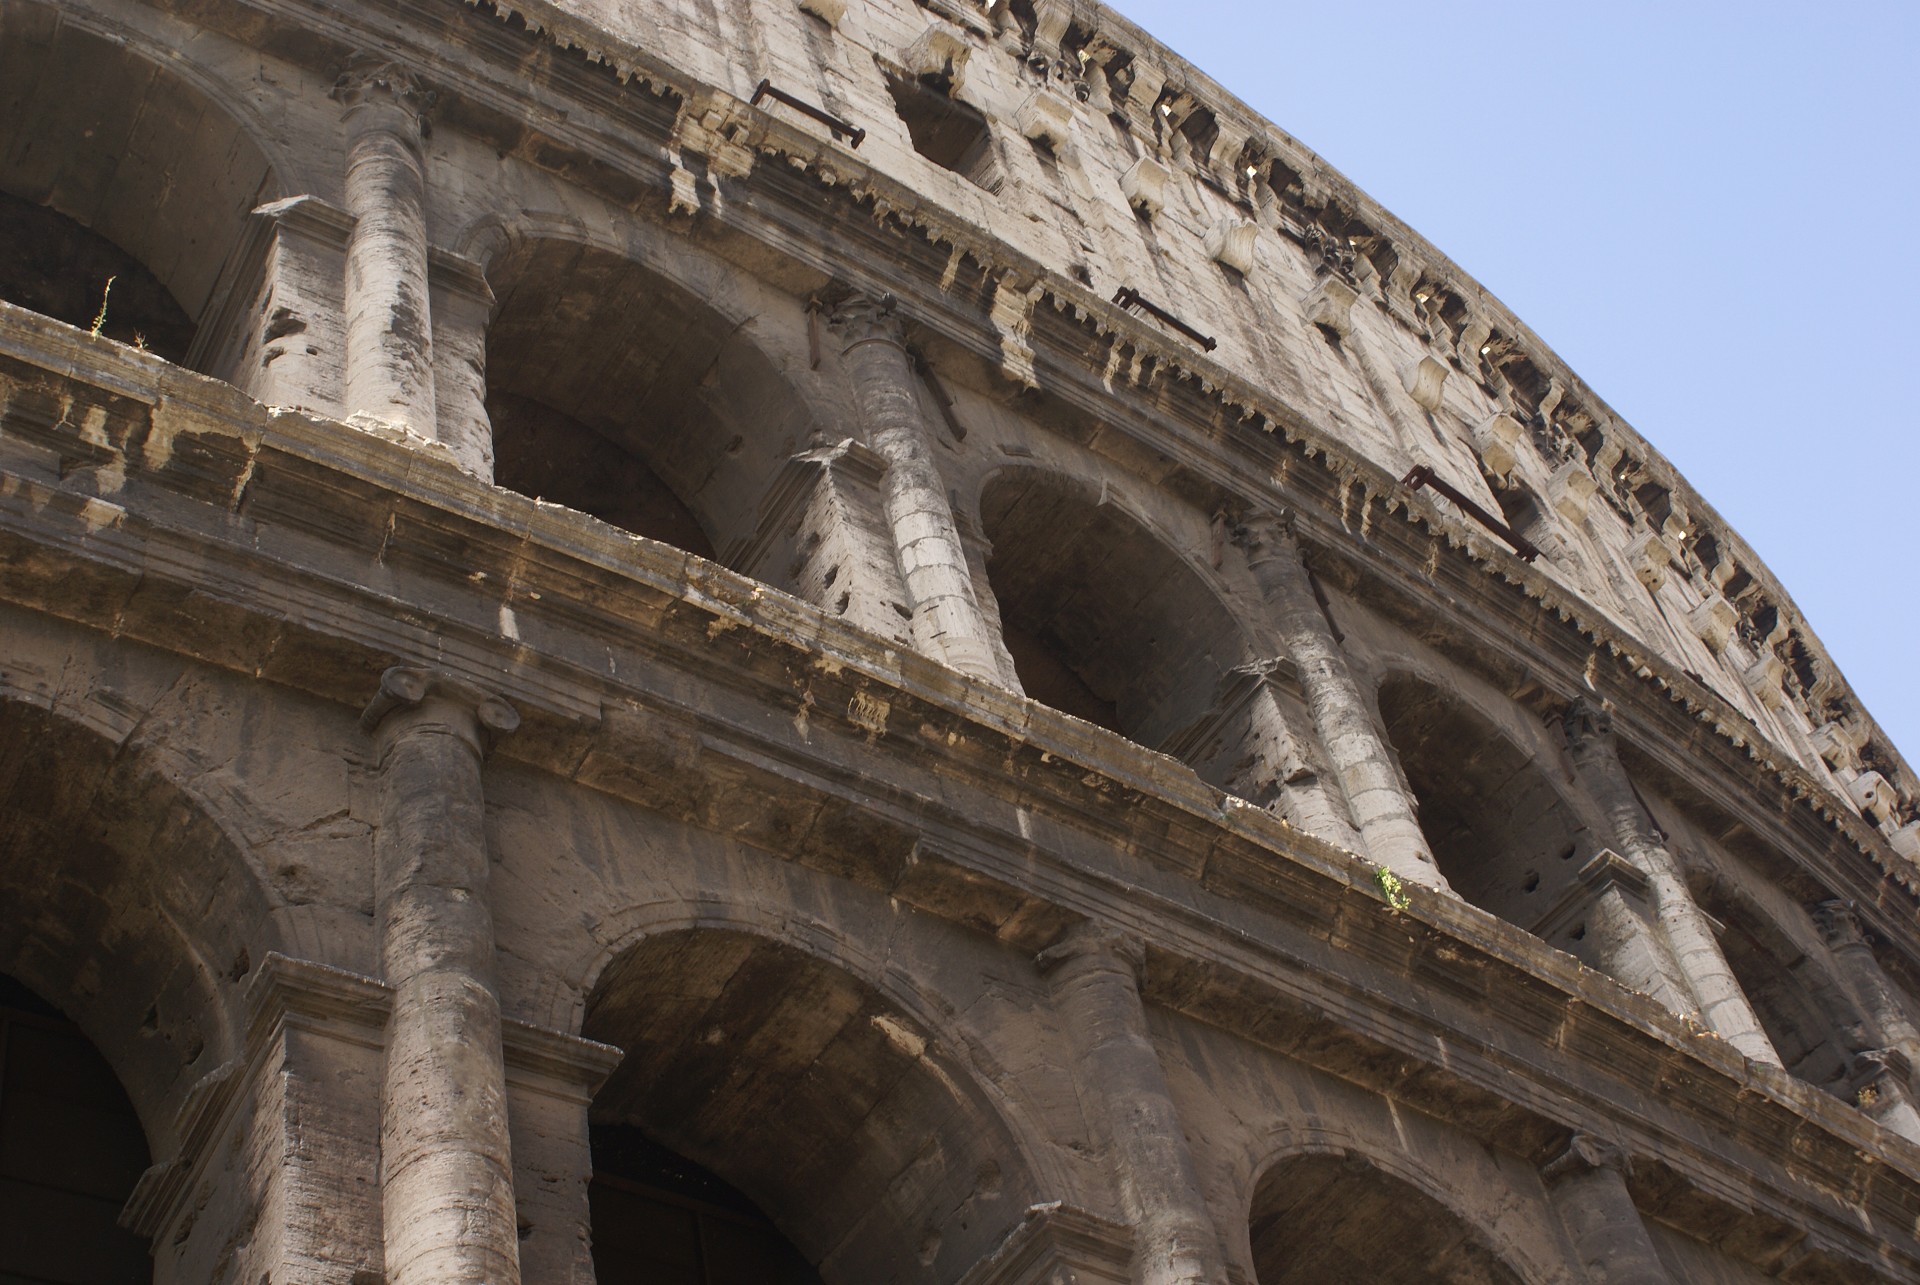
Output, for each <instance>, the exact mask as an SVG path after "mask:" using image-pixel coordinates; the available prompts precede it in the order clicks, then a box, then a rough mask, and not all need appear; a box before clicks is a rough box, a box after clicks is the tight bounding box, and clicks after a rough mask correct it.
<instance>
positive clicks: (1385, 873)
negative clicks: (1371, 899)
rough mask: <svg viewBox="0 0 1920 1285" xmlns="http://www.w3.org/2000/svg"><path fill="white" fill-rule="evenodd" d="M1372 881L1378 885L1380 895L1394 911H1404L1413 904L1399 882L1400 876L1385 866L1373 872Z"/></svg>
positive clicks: (1403, 886)
mask: <svg viewBox="0 0 1920 1285" xmlns="http://www.w3.org/2000/svg"><path fill="white" fill-rule="evenodd" d="M1373 881H1374V882H1375V883H1377V884H1379V885H1380V895H1381V896H1382V897H1385V898H1386V899H1387V904H1388V905H1389V906H1392V907H1393V908H1394V909H1395V910H1405V909H1406V908H1407V907H1408V906H1411V905H1412V904H1413V900H1412V898H1410V897H1408V896H1407V886H1406V885H1405V884H1403V883H1401V882H1400V876H1399V875H1397V874H1395V873H1394V872H1393V871H1391V870H1389V869H1387V868H1386V867H1385V866H1381V867H1380V868H1379V869H1378V870H1376V871H1374V872H1373Z"/></svg>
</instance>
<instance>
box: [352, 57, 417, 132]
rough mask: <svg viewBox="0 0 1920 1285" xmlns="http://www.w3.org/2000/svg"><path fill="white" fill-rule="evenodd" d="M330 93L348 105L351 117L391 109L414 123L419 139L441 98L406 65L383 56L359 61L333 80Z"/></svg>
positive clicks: (414, 130)
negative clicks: (389, 60)
mask: <svg viewBox="0 0 1920 1285" xmlns="http://www.w3.org/2000/svg"><path fill="white" fill-rule="evenodd" d="M328 96H329V97H331V98H332V99H333V100H334V101H335V102H336V103H339V104H340V105H341V106H342V107H344V108H346V114H347V116H348V118H349V119H351V118H352V117H353V115H354V114H355V113H356V112H358V111H361V110H362V109H364V108H381V107H385V108H390V109H392V110H393V112H394V113H396V114H397V115H398V116H400V117H402V118H404V119H406V120H409V121H410V122H411V123H412V126H413V132H414V135H415V137H416V139H417V138H418V137H419V136H421V135H424V134H425V133H426V115H427V112H428V111H429V110H430V109H431V108H432V107H433V104H434V100H435V98H437V97H438V95H436V94H435V93H433V91H431V90H429V89H427V88H425V87H424V86H423V85H422V84H421V83H420V80H419V78H418V77H416V76H415V75H414V74H413V73H412V72H411V71H409V70H407V69H406V68H405V67H402V66H401V65H399V64H398V63H392V62H385V61H381V60H379V59H366V60H364V61H356V62H355V63H354V64H353V65H352V66H350V67H348V68H347V70H346V71H344V72H342V73H341V75H340V78H339V79H338V80H335V81H334V82H333V88H332V89H331V90H329V91H328Z"/></svg>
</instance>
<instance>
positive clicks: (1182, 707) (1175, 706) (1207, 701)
mask: <svg viewBox="0 0 1920 1285" xmlns="http://www.w3.org/2000/svg"><path fill="white" fill-rule="evenodd" d="M980 521H981V528H982V530H983V531H984V532H985V534H986V537H987V539H988V540H989V541H990V542H991V543H992V546H993V554H992V557H991V558H990V559H989V560H988V562H987V575H988V578H989V580H990V581H991V583H992V585H993V592H994V596H995V598H996V599H998V601H999V604H1000V620H1001V625H1002V630H1003V633H1004V636H1005V638H1006V643H1007V650H1008V651H1009V652H1010V653H1011V654H1012V656H1013V662H1014V669H1015V671H1016V672H1017V673H1018V674H1019V676H1020V685H1021V687H1023V688H1024V689H1025V690H1026V692H1027V694H1028V695H1029V696H1031V697H1032V698H1033V699H1035V700H1037V701H1040V702H1042V703H1043V704H1047V705H1051V706H1053V707H1054V708H1055V709H1059V710H1063V711H1065V712H1066V713H1069V714H1073V715H1075V716H1076V717H1079V718H1084V719H1086V720H1087V721H1088V722H1090V723H1096V724H1098V725H1100V726H1101V727H1105V728H1107V729H1109V730H1110V731H1116V732H1119V733H1121V734H1122V735H1124V736H1128V737H1131V738H1132V739H1133V740H1136V741H1138V742H1140V743H1141V744H1143V745H1148V746H1153V747H1156V748H1157V747H1160V746H1163V745H1165V744H1166V743H1167V742H1168V741H1169V740H1171V739H1172V738H1174V737H1175V736H1176V735H1177V734H1178V733H1180V732H1181V731H1182V730H1184V729H1186V728H1187V727H1188V726H1189V725H1191V724H1193V723H1194V722H1195V721H1196V720H1198V719H1200V718H1203V717H1204V716H1205V715H1207V714H1208V712H1209V711H1211V710H1212V709H1213V707H1214V704H1215V702H1216V700H1217V699H1218V698H1219V696H1220V689H1221V681H1222V679H1223V678H1224V677H1225V676H1226V674H1227V672H1228V671H1229V670H1230V669H1232V668H1233V667H1234V666H1235V665H1238V664H1240V663H1241V662H1243V661H1244V660H1246V659H1247V656H1246V646H1245V643H1244V642H1243V640H1242V637H1241V633H1240V630H1239V627H1238V625H1237V624H1236V623H1235V621H1234V619H1233V617H1232V616H1231V615H1229V614H1228V612H1227V610H1226V608H1225V607H1223V606H1222V605H1221V604H1220V600H1219V599H1218V598H1216V597H1215V596H1214V595H1213V593H1212V591H1211V590H1210V589H1209V588H1208V587H1207V584H1206V582H1205V581H1204V580H1202V579H1201V578H1200V576H1199V575H1198V574H1197V573H1196V572H1195V571H1194V570H1193V569H1192V568H1191V567H1189V566H1188V565H1187V564H1186V563H1185V562H1184V561H1182V560H1181V558H1180V557H1179V556H1178V555H1177V554H1175V553H1174V552H1173V551H1172V550H1171V549H1169V548H1167V547H1166V545H1164V544H1162V543H1161V542H1160V540H1159V539H1158V537H1156V536H1155V535H1154V534H1153V533H1152V532H1151V531H1149V530H1148V529H1147V528H1146V527H1144V526H1143V525H1141V524H1140V523H1139V522H1137V521H1135V520H1134V519H1133V518H1131V517H1129V516H1128V515H1127V514H1126V513H1124V512H1123V511H1122V510H1121V509H1120V508H1119V507H1118V506H1117V505H1114V504H1111V503H1105V502H1099V501H1096V500H1094V499H1092V498H1089V497H1088V496H1086V495H1084V494H1083V493H1081V492H1080V491H1079V490H1077V489H1076V488H1074V487H1073V486H1072V485H1071V484H1069V483H1067V482H1064V481H1062V480H1060V479H1057V478H1054V477H1050V476H1048V475H1046V474H1042V473H1039V472H1035V471H1029V470H1015V471H1008V472H1002V473H999V474H996V475H995V476H994V477H993V478H991V479H989V481H988V482H987V485H986V488H985V490H984V491H983V492H982V493H981V496H980Z"/></svg>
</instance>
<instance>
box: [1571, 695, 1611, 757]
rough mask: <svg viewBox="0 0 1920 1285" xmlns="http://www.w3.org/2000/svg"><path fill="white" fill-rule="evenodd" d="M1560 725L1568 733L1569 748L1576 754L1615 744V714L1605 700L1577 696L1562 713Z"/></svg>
mask: <svg viewBox="0 0 1920 1285" xmlns="http://www.w3.org/2000/svg"><path fill="white" fill-rule="evenodd" d="M1560 726H1561V730H1562V731H1564V732H1565V733H1566V737H1567V748H1568V749H1570V750H1572V751H1573V752H1574V753H1575V754H1579V753H1581V752H1582V751H1585V750H1588V749H1606V748H1607V747H1609V746H1611V745H1612V744H1613V714H1612V712H1611V711H1609V710H1608V709H1607V707H1606V703H1605V702H1604V701H1590V700H1588V699H1586V698H1585V697H1578V698H1576V699H1575V700H1573V701H1572V703H1570V704H1569V705H1568V706H1567V708H1566V712H1565V713H1564V714H1562V715H1561V721H1560Z"/></svg>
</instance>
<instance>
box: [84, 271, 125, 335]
mask: <svg viewBox="0 0 1920 1285" xmlns="http://www.w3.org/2000/svg"><path fill="white" fill-rule="evenodd" d="M119 279H120V278H119V277H108V278H107V288H106V289H104V290H102V291H101V292H100V311H99V312H97V313H95V314H94V316H93V329H92V330H90V331H88V332H87V333H89V334H91V335H92V336H93V337H94V338H95V339H98V338H99V337H100V327H102V326H104V325H106V324H107V300H108V298H110V297H111V296H112V294H113V283H114V282H116V281H118V280H119Z"/></svg>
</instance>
